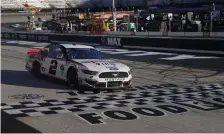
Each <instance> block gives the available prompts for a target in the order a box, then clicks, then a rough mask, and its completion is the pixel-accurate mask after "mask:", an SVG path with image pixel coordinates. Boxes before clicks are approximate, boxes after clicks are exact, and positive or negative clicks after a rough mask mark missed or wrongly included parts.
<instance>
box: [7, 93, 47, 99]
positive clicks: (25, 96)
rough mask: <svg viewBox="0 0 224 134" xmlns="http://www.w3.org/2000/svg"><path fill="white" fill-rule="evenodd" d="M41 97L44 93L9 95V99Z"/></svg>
mask: <svg viewBox="0 0 224 134" xmlns="http://www.w3.org/2000/svg"><path fill="white" fill-rule="evenodd" d="M43 97H44V95H40V94H16V95H11V96H9V98H10V99H40V98H43Z"/></svg>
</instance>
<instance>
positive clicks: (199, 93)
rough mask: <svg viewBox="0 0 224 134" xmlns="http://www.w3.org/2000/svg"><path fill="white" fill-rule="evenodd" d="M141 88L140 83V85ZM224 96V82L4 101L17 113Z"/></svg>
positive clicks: (5, 106) (41, 113) (9, 110)
mask: <svg viewBox="0 0 224 134" xmlns="http://www.w3.org/2000/svg"><path fill="white" fill-rule="evenodd" d="M136 88H137V87H136ZM220 96H221V97H223V96H224V84H211V85H202V86H196V87H192V88H176V87H175V88H170V89H169V88H168V89H153V90H150V89H147V88H142V89H138V90H137V91H136V92H127V93H118V94H104V95H88V96H85V95H80V96H77V97H70V98H66V99H63V100H57V99H54V100H39V101H24V102H16V103H1V110H3V111H4V112H6V113H7V114H9V115H12V116H14V117H27V116H44V115H49V114H62V113H71V112H84V111H91V110H101V109H111V108H121V107H132V106H141V105H148V104H159V103H172V102H178V101H187V100H192V99H200V100H203V99H205V98H217V97H220Z"/></svg>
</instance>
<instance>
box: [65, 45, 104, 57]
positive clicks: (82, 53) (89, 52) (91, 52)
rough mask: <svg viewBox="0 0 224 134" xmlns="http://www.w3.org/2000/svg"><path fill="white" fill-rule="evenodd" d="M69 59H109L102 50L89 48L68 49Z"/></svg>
mask: <svg viewBox="0 0 224 134" xmlns="http://www.w3.org/2000/svg"><path fill="white" fill-rule="evenodd" d="M66 51H67V55H68V58H69V59H108V58H107V57H106V56H105V55H104V54H103V53H102V52H100V51H98V50H96V49H89V48H68V49H66Z"/></svg>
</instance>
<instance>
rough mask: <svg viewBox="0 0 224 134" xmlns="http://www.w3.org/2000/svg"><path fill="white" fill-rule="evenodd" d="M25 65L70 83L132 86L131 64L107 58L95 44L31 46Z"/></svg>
mask: <svg viewBox="0 0 224 134" xmlns="http://www.w3.org/2000/svg"><path fill="white" fill-rule="evenodd" d="M26 69H27V70H28V71H30V72H32V73H33V74H35V75H37V76H39V75H47V76H51V77H54V78H58V79H61V80H64V81H66V82H67V83H68V84H69V85H70V86H71V87H73V88H79V87H81V86H82V87H83V86H84V87H91V88H96V89H99V88H106V89H108V88H116V89H117V88H127V87H130V86H131V83H132V74H131V70H130V68H129V67H128V66H127V65H125V64H123V63H119V62H116V61H114V60H110V59H108V58H106V57H105V56H104V55H103V53H101V52H100V51H99V50H97V49H96V48H94V47H92V46H86V45H78V44H50V45H48V46H46V47H39V48H31V49H30V50H29V51H28V58H27V59H26Z"/></svg>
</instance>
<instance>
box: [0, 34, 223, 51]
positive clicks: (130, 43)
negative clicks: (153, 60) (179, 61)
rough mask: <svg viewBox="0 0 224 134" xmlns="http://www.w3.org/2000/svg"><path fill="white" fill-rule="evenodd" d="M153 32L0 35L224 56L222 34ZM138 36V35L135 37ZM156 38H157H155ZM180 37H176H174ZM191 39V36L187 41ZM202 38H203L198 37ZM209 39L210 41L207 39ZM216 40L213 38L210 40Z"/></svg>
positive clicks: (25, 38) (45, 40) (42, 40)
mask: <svg viewBox="0 0 224 134" xmlns="http://www.w3.org/2000/svg"><path fill="white" fill-rule="evenodd" d="M158 33H159V32H155V33H154V34H153V35H155V36H146V35H145V36H144V35H143V34H142V35H141V36H125V35H123V34H120V35H117V34H115V32H114V35H113V34H112V35H111V33H110V35H86V34H82V35H81V34H69V33H68V34H65V33H63V34H59V33H38V32H37V33H31V32H13V33H11V32H2V33H1V38H2V39H10V40H26V41H36V42H51V41H66V42H81V43H93V44H100V45H102V46H109V47H119V48H124V47H129V48H137V49H148V48H150V49H155V48H166V49H180V50H202V51H219V52H224V38H217V37H223V34H222V33H209V34H204V33H199V35H196V34H195V33H188V34H186V33H185V34H184V35H187V36H189V37H181V35H183V33H168V36H166V37H164V36H163V37H161V36H159V35H161V33H160V34H158ZM138 34H139V33H138ZM156 35H157V37H156ZM176 36H179V37H176ZM190 36H193V37H191V38H190ZM201 36H203V37H201ZM207 36H209V37H210V38H206V37H207ZM211 37H216V38H211Z"/></svg>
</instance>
